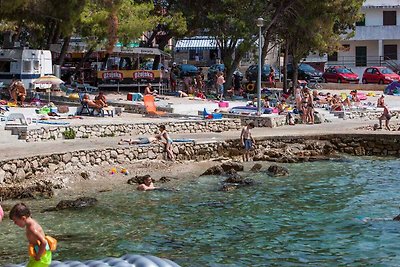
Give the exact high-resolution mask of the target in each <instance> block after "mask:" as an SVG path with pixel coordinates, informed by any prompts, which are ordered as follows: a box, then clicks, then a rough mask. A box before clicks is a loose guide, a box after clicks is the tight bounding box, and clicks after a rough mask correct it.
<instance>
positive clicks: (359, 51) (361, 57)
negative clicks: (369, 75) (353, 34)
mask: <svg viewBox="0 0 400 267" xmlns="http://www.w3.org/2000/svg"><path fill="white" fill-rule="evenodd" d="M365 66H367V47H366V46H356V67H365Z"/></svg>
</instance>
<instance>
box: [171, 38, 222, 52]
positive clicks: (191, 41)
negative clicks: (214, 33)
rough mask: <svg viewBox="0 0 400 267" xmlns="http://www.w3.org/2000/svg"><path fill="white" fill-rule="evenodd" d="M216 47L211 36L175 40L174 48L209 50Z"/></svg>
mask: <svg viewBox="0 0 400 267" xmlns="http://www.w3.org/2000/svg"><path fill="white" fill-rule="evenodd" d="M210 49H217V42H216V41H215V39H211V38H187V39H182V40H179V41H177V42H176V45H175V51H176V50H210Z"/></svg>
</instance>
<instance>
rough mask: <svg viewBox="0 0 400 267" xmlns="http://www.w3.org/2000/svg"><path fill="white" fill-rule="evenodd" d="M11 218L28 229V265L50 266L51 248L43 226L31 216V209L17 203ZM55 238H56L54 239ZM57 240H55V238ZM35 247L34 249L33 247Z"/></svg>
mask: <svg viewBox="0 0 400 267" xmlns="http://www.w3.org/2000/svg"><path fill="white" fill-rule="evenodd" d="M10 219H11V220H13V221H14V223H15V224H16V225H17V226H19V227H21V228H25V229H26V237H27V238H28V242H29V246H30V257H29V262H28V265H26V266H27V267H48V266H50V264H51V250H50V244H48V239H47V237H46V236H45V234H44V231H43V229H42V227H41V226H40V225H39V223H38V222H37V221H35V220H34V219H33V218H32V217H31V211H30V210H29V208H28V207H27V206H26V205H25V204H24V203H19V204H16V205H15V206H14V207H13V208H12V209H11V211H10ZM53 240H54V239H53ZM54 241H55V240H54ZM31 248H33V250H32V249H31Z"/></svg>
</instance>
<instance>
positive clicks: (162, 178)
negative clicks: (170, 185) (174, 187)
mask: <svg viewBox="0 0 400 267" xmlns="http://www.w3.org/2000/svg"><path fill="white" fill-rule="evenodd" d="M158 181H159V182H160V183H167V182H170V181H171V178H167V177H165V176H163V177H161V178H160V180H158Z"/></svg>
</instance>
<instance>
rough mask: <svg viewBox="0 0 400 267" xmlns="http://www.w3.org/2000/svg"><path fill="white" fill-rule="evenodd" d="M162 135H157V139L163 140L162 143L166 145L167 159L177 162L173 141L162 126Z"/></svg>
mask: <svg viewBox="0 0 400 267" xmlns="http://www.w3.org/2000/svg"><path fill="white" fill-rule="evenodd" d="M159 129H160V134H158V135H156V137H157V138H159V139H161V142H162V143H163V144H164V150H165V152H167V157H168V158H169V159H170V160H172V161H173V160H175V156H174V151H173V150H172V139H171V137H170V136H169V134H168V132H167V130H166V128H165V125H160V126H159Z"/></svg>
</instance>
